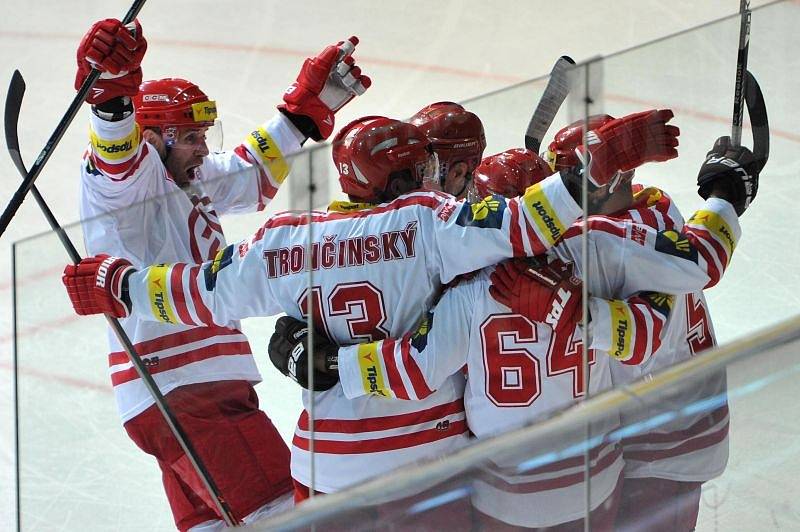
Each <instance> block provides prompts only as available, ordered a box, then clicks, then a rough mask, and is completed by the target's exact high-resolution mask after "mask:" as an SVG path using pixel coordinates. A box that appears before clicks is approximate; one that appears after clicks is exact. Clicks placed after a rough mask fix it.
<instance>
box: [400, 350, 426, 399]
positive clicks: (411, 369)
mask: <svg viewBox="0 0 800 532" xmlns="http://www.w3.org/2000/svg"><path fill="white" fill-rule="evenodd" d="M409 343H410V342H403V343H401V344H400V351H401V353H402V357H403V365H404V366H405V368H406V373H407V374H408V377H409V379H411V385H412V386H413V387H414V393H415V394H417V399H424V398H426V397H428V396H429V395H430V394H432V393H433V390H431V389H430V388H428V383H427V382H425V377H423V375H422V371H421V370H420V369H419V366H418V365H417V361H416V360H414V358H413V357H412V356H411V353H410V352H409V351H410V347H409Z"/></svg>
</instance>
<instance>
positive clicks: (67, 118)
mask: <svg viewBox="0 0 800 532" xmlns="http://www.w3.org/2000/svg"><path fill="white" fill-rule="evenodd" d="M145 1H146V0H135V1H134V2H133V5H132V6H131V8H130V9H129V10H128V12H127V13H126V14H125V18H123V19H122V23H123V24H128V23H129V22H132V21H133V19H135V18H136V15H138V14H139V11H140V10H141V9H142V6H143V5H144V3H145ZM99 77H100V71H99V70H97V69H94V68H93V69H92V71H91V73H90V74H89V76H88V77H87V78H86V80H85V81H84V82H83V85H81V88H80V89H78V93H77V94H76V95H75V98H74V99H73V100H72V103H71V104H70V105H69V107H68V108H67V112H66V113H65V114H64V116H63V117H62V118H61V121H60V122H59V123H58V125H57V126H56V129H55V131H53V134H52V135H50V138H49V139H48V140H47V143H46V144H45V145H44V148H42V151H41V152H40V153H39V156H38V157H37V158H36V160H35V161H34V162H33V166H32V167H31V169H30V171H28V172H26V173H25V179H23V180H22V184H20V186H19V188H18V189H17V191H16V192H15V193H14V196H12V198H11V201H10V202H9V203H8V206H6V209H5V210H4V211H3V215H2V216H0V236H3V233H5V231H6V228H7V227H8V224H9V223H11V219H12V218H13V217H14V215H15V214H16V213H17V211H18V210H19V207H20V205H22V202H23V201H24V200H25V196H26V195H27V194H28V191H29V190H30V189H31V188H32V187H33V183H34V181H36V178H37V177H39V174H40V173H41V171H42V168H43V167H44V165H45V164H46V163H47V161H48V160H49V159H50V156H51V155H52V154H53V151H54V150H55V149H56V146H58V143H59V142H60V141H61V137H63V136H64V133H66V131H67V129H68V128H69V125H70V124H71V123H72V120H73V119H74V118H75V115H76V114H77V113H78V109H80V108H81V105H83V101H84V100H85V99H86V95H87V94H89V91H90V90H91V89H92V87H93V86H94V84H95V82H97V78H99ZM19 103H20V105H21V104H22V101H21V100H20V102H19ZM17 114H19V109H17ZM14 164H16V161H15V163H14ZM17 168H19V167H17Z"/></svg>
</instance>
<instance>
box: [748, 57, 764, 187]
mask: <svg viewBox="0 0 800 532" xmlns="http://www.w3.org/2000/svg"><path fill="white" fill-rule="evenodd" d="M746 79H747V81H746V83H745V90H744V100H745V102H746V103H747V114H748V115H749V116H750V127H751V128H752V130H753V158H754V159H755V160H756V161H758V164H759V167H758V171H759V172H760V171H761V170H762V169H763V168H764V165H765V164H767V159H769V120H768V118H767V105H766V103H765V102H764V94H763V93H762V92H761V87H760V86H759V85H758V82H757V81H756V78H755V76H753V74H752V73H751V72H750V71H749V70H748V71H747V78H746Z"/></svg>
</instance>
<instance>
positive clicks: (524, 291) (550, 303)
mask: <svg viewBox="0 0 800 532" xmlns="http://www.w3.org/2000/svg"><path fill="white" fill-rule="evenodd" d="M534 260H536V259H534ZM573 271H574V267H573V264H572V263H568V264H565V263H564V262H562V261H560V260H558V259H556V260H554V261H553V262H551V263H550V264H544V262H543V261H537V263H534V264H531V262H530V259H529V260H525V259H521V260H512V261H506V262H504V263H502V264H498V265H497V266H496V267H495V269H494V272H493V273H492V275H491V276H490V280H491V282H492V285H491V286H490V287H489V293H490V294H491V295H492V297H493V298H494V299H495V300H496V301H497V302H498V303H500V304H502V305H505V306H507V307H508V308H510V309H511V311H512V312H514V313H517V314H522V315H523V316H525V317H526V318H528V319H530V320H532V321H535V322H539V323H547V324H549V325H550V326H551V327H552V328H553V330H554V331H560V330H561V329H563V328H565V327H574V326H575V324H576V323H578V322H579V321H580V320H581V281H580V279H578V278H577V277H575V275H574V274H573Z"/></svg>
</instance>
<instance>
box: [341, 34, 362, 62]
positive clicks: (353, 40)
mask: <svg viewBox="0 0 800 532" xmlns="http://www.w3.org/2000/svg"><path fill="white" fill-rule="evenodd" d="M357 44H358V37H356V36H355V35H352V36H351V37H350V38H349V39H347V40H346V41H342V42H341V43H340V44H339V47H338V48H339V50H338V52H339V53H338V56H337V58H338V59H342V58H344V57H347V56H348V55H352V54H353V52H354V51H355V50H356V45H357Z"/></svg>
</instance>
